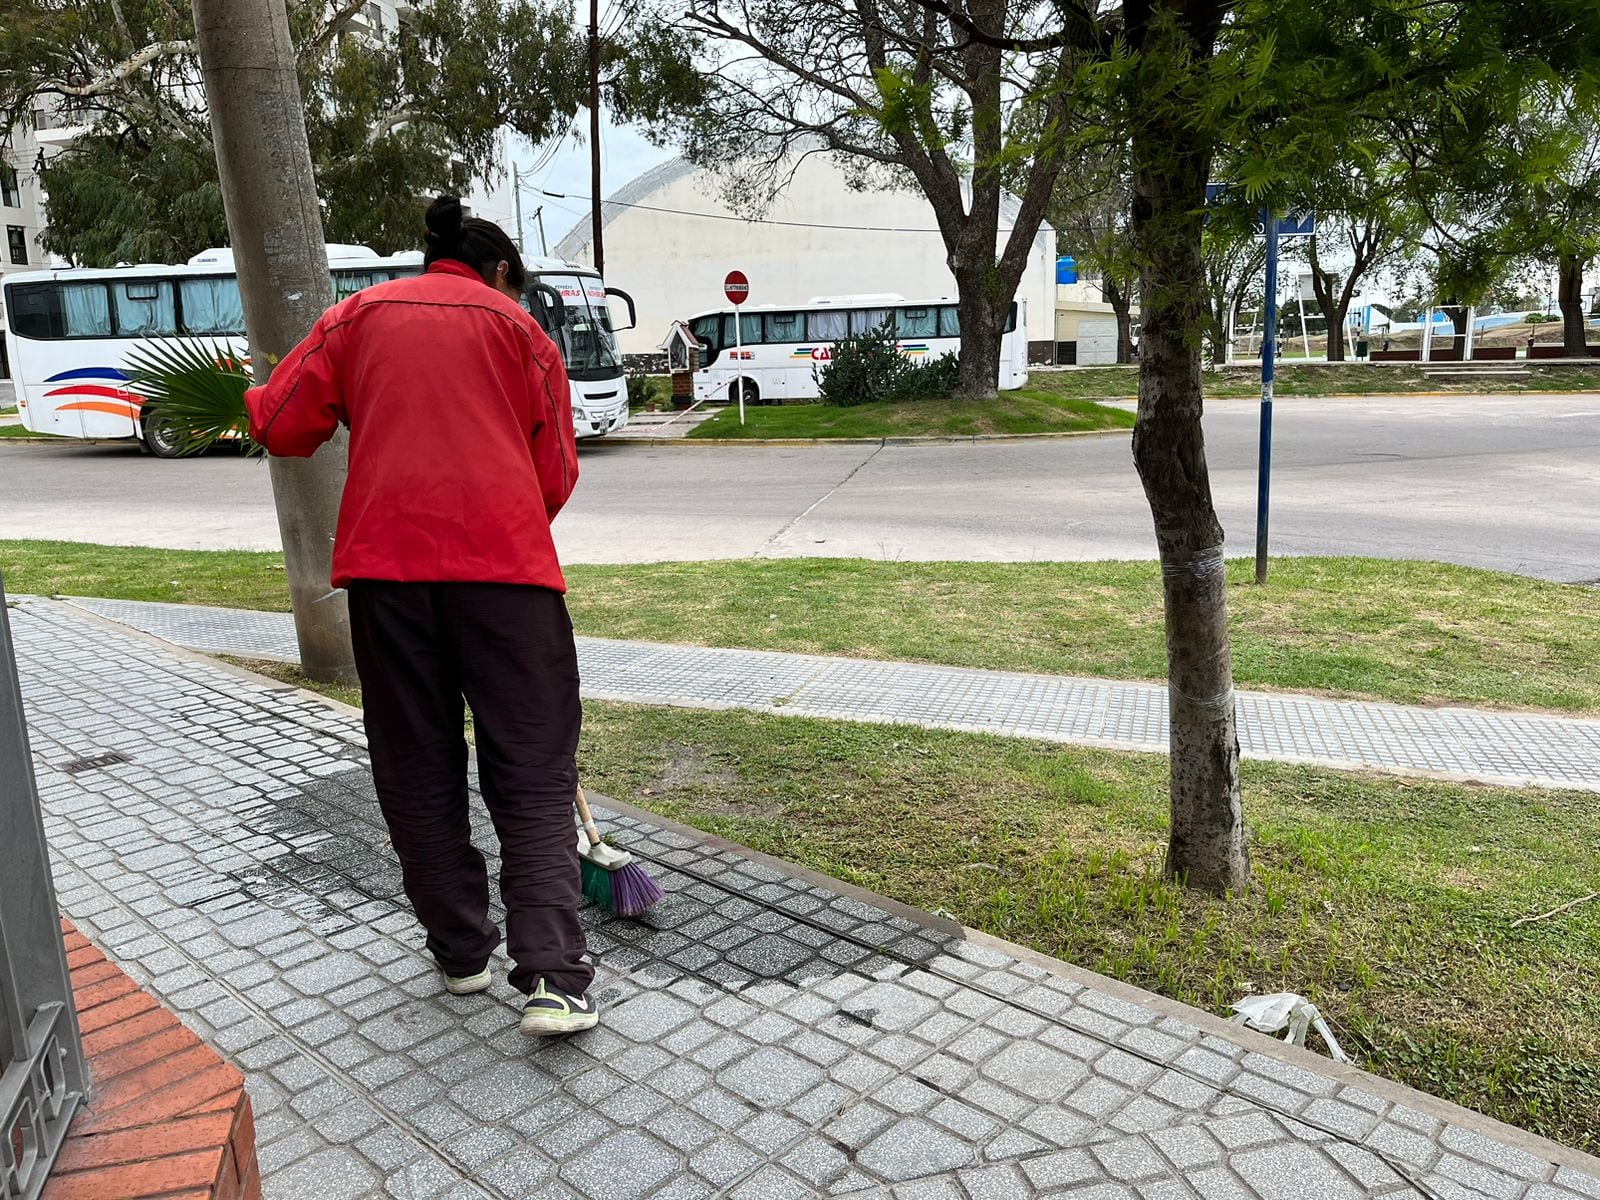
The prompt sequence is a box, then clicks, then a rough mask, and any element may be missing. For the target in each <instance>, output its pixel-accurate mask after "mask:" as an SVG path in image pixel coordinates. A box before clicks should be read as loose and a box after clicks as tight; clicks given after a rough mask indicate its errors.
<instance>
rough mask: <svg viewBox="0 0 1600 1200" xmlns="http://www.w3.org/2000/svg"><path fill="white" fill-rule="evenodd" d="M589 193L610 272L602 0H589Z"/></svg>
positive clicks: (600, 263)
mask: <svg viewBox="0 0 1600 1200" xmlns="http://www.w3.org/2000/svg"><path fill="white" fill-rule="evenodd" d="M589 196H590V201H589V203H590V207H591V216H590V220H591V223H592V226H593V230H594V269H595V270H596V271H597V272H599V274H600V275H601V277H602V278H604V276H605V273H606V252H605V247H604V245H603V244H602V243H601V238H600V0H589Z"/></svg>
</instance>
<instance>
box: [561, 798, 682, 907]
mask: <svg viewBox="0 0 1600 1200" xmlns="http://www.w3.org/2000/svg"><path fill="white" fill-rule="evenodd" d="M577 803H578V821H579V824H580V825H581V826H582V827H583V835H582V836H581V837H580V838H579V839H578V855H579V857H580V858H581V859H582V862H581V864H580V865H581V866H582V869H583V894H584V895H585V896H587V897H588V898H589V899H590V900H593V901H594V902H595V903H596V904H598V905H600V906H601V907H602V908H608V909H610V910H611V911H612V912H614V913H616V914H617V915H618V916H619V917H637V916H638V915H639V914H641V913H642V912H644V911H645V909H647V908H649V907H650V906H651V905H652V904H654V903H655V902H656V901H657V900H660V899H661V897H662V896H663V895H664V894H665V893H663V892H662V890H661V887H660V885H659V884H657V883H656V881H655V880H654V879H651V878H650V875H649V873H648V872H646V871H645V869H644V868H643V867H641V866H640V865H639V864H638V863H636V862H634V861H633V855H631V854H629V853H628V852H627V851H626V850H618V849H617V848H616V847H615V846H610V845H607V844H606V843H605V842H604V841H602V840H601V838H600V831H599V830H598V829H596V828H595V827H594V816H593V814H591V813H590V812H589V801H588V800H587V799H586V798H585V796H584V794H583V789H582V788H581V787H580V788H579V789H578V795H577Z"/></svg>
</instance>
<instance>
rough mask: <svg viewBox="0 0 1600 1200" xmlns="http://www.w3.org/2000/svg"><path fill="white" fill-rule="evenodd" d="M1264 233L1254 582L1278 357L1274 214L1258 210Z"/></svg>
mask: <svg viewBox="0 0 1600 1200" xmlns="http://www.w3.org/2000/svg"><path fill="white" fill-rule="evenodd" d="M1261 223H1262V225H1263V226H1264V227H1265V230H1266V235H1267V312H1266V317H1265V319H1264V320H1263V322H1262V328H1261V434H1260V439H1259V443H1258V447H1257V461H1256V582H1257V583H1266V581H1267V526H1268V513H1269V511H1270V509H1269V505H1270V502H1271V491H1272V486H1271V481H1272V376H1273V368H1274V366H1275V360H1276V359H1277V357H1278V214H1277V213H1275V212H1273V211H1272V210H1271V209H1265V210H1263V211H1262V216H1261Z"/></svg>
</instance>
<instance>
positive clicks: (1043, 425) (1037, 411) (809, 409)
mask: <svg viewBox="0 0 1600 1200" xmlns="http://www.w3.org/2000/svg"><path fill="white" fill-rule="evenodd" d="M1132 428H1133V414H1132V413H1130V412H1124V411H1123V410H1122V409H1118V408H1107V407H1105V406H1104V405H1100V404H1095V403H1093V402H1092V401H1089V400H1082V399H1077V398H1075V397H1073V396H1068V395H1064V394H1062V393H1060V392H1057V391H1053V390H1049V389H1045V388H1034V387H1026V388H1021V389H1019V390H1017V391H1014V392H1002V393H1001V394H1000V395H999V397H998V398H997V399H994V400H984V401H966V400H904V401H897V402H895V403H889V404H860V405H857V406H856V407H854V408H836V407H834V406H833V405H830V404H781V405H760V406H757V405H748V406H746V408H745V424H744V425H743V426H741V425H740V424H739V410H738V409H737V408H731V407H730V408H724V409H722V410H721V411H719V412H718V413H717V414H716V416H714V417H712V418H711V419H710V420H709V421H705V422H703V423H702V424H700V425H697V426H696V427H695V428H694V429H693V430H692V431H691V432H690V434H689V436H690V437H693V438H852V437H866V438H876V437H920V436H939V437H968V436H971V435H973V434H980V433H981V434H1016V433H1081V432H1085V431H1089V430H1097V429H1132Z"/></svg>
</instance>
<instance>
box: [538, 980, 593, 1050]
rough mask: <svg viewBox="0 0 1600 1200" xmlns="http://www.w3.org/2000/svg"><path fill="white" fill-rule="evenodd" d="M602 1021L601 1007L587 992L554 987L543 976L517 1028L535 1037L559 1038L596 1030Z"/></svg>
mask: <svg viewBox="0 0 1600 1200" xmlns="http://www.w3.org/2000/svg"><path fill="white" fill-rule="evenodd" d="M599 1021H600V1006H599V1005H598V1004H596V1003H595V1000H594V997H593V996H591V995H589V993H588V992H584V993H583V994H581V995H579V994H576V993H573V992H563V991H562V990H561V989H560V988H553V987H551V986H550V985H549V984H548V983H546V982H545V980H544V976H542V975H541V976H540V977H539V983H538V986H537V987H535V988H534V990H533V995H531V996H529V997H528V1002H527V1005H526V1006H525V1007H524V1008H523V1010H522V1021H521V1022H520V1024H519V1026H518V1028H520V1029H521V1030H522V1032H523V1033H526V1034H529V1035H530V1036H532V1037H557V1036H560V1035H561V1034H564V1033H577V1032H579V1031H580V1030H584V1029H593V1028H594V1027H595V1025H597V1024H598V1023H599Z"/></svg>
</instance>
